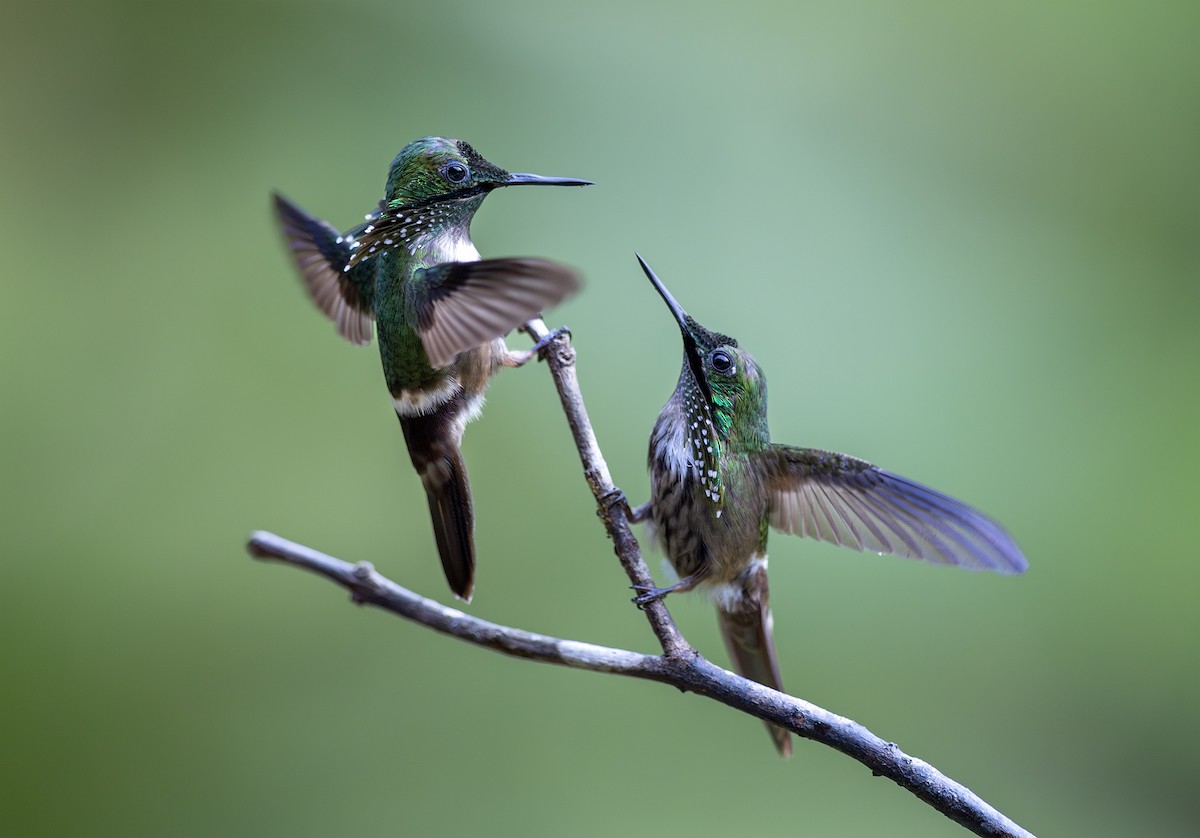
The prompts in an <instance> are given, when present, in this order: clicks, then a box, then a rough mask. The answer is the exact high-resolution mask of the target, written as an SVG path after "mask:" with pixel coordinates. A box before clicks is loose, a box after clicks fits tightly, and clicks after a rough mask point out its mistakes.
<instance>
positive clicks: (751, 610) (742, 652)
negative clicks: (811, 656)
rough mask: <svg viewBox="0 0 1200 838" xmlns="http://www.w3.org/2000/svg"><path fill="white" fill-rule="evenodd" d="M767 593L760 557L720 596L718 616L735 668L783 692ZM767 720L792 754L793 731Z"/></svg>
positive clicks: (782, 748) (786, 753) (782, 750)
mask: <svg viewBox="0 0 1200 838" xmlns="http://www.w3.org/2000/svg"><path fill="white" fill-rule="evenodd" d="M739 588H740V590H739ZM767 594H768V590H767V567H766V561H765V560H757V561H755V562H754V564H753V565H751V567H750V569H749V570H747V571H746V572H745V573H743V574H742V575H741V576H740V577H739V578H738V580H737V581H735V582H733V583H732V585H731V586H730V588H729V589H728V590H727V591H725V592H723V595H722V596H719V597H718V600H717V616H718V620H719V622H720V626H721V636H722V637H723V638H724V639H725V648H726V649H728V650H729V657H730V658H731V659H732V660H733V666H734V669H736V670H737V671H738V673H739V674H740V675H743V676H745V677H746V678H749V679H750V680H752V681H757V682H758V683H760V684H762V685H763V686H766V687H770V688H771V689H775V690H779V691H781V692H782V691H783V682H782V679H781V678H780V676H779V661H778V659H777V658H776V656H775V638H774V634H773V632H772V628H771V609H770V608H769V607H768V603H767V599H768V596H767ZM765 724H766V725H767V732H768V733H770V734H771V739H772V740H773V741H774V742H775V747H776V748H777V749H778V750H779V754H780V756H783V757H790V756H791V755H792V735H791V733H790V732H789V731H787V730H785V729H783V728H781V727H778V726H776V725H773V724H771V723H769V722H767V723H765Z"/></svg>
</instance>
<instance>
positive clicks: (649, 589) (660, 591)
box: [629, 585, 679, 610]
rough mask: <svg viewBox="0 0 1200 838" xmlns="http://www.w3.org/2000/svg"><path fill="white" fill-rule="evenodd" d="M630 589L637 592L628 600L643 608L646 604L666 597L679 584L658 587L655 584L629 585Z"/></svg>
mask: <svg viewBox="0 0 1200 838" xmlns="http://www.w3.org/2000/svg"><path fill="white" fill-rule="evenodd" d="M629 587H630V589H631V590H633V591H635V592H637V596H635V597H633V598H632V599H631V600H630V602H632V603H633V604H634V605H636V606H637V607H638V608H640V609H642V610H645V608H646V606H647V605H650V604H651V603H655V602H658V601H659V600H661V599H663V598H664V597H666V595H667V594H669V593H671V592H673V591H675V590H676V589H677V588H678V587H679V586H678V585H672V586H671V587H669V588H659V587H657V586H655V585H630V586H629Z"/></svg>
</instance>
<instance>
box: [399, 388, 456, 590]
mask: <svg viewBox="0 0 1200 838" xmlns="http://www.w3.org/2000/svg"><path fill="white" fill-rule="evenodd" d="M399 418H400V427H401V428H403V430H404V439H405V441H406V442H407V443H408V453H409V456H411V457H412V462H413V466H414V467H415V468H416V470H417V474H419V475H420V476H421V483H422V484H423V485H424V486H425V496H426V498H427V499H428V500H429V517H430V520H431V521H432V522H433V535H434V538H436V539H437V547H438V553H439V554H440V555H441V557H442V570H443V571H445V573H446V581H447V582H448V583H449V584H450V590H451V591H453V592H454V595H455V596H456V597H458V598H459V599H462V600H466V601H467V602H470V601H471V594H472V592H473V591H474V588H475V536H474V530H475V510H474V505H473V504H472V502H471V482H470V480H468V479H467V466H466V464H465V463H464V462H463V459H462V452H461V451H460V450H459V447H458V444H459V440H460V439H461V438H462V425H461V424H460V423H459V422H457V421H456V418H455V411H454V410H447V409H445V407H444V408H443V409H442V410H438V411H436V412H434V413H431V414H428V415H426V416H401V417H399Z"/></svg>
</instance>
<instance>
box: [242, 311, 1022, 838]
mask: <svg viewBox="0 0 1200 838" xmlns="http://www.w3.org/2000/svg"><path fill="white" fill-rule="evenodd" d="M525 331H527V332H528V333H529V334H530V336H531V337H533V338H535V339H540V338H542V337H544V336H546V335H547V334H548V330H547V329H546V326H545V324H544V323H543V322H542V321H541V320H535V321H532V322H530V323H529V324H527V325H526V327H525ZM543 357H544V358H545V360H546V363H547V366H548V367H549V368H550V373H551V376H552V377H553V379H554V383H555V387H556V388H557V389H558V393H559V397H560V399H561V401H562V405H563V411H564V412H565V414H566V417H567V423H568V425H569V426H570V428H571V433H572V435H573V436H574V438H575V444H576V447H577V448H578V450H579V457H580V460H581V462H582V464H583V472H584V476H585V478H586V479H587V482H588V485H589V486H590V487H591V490H592V494H593V495H594V496H595V498H596V503H597V506H598V509H599V514H600V518H601V520H602V521H603V523H604V527H605V530H606V531H607V532H608V535H609V537H610V538H611V539H612V541H613V549H614V552H615V553H616V554H617V558H618V559H619V560H620V562H621V566H622V567H623V568H624V569H625V572H626V573H627V574H628V576H629V578H630V580H631V582H632V583H633V584H634V585H643V586H644V585H653V583H654V580H653V577H651V575H650V572H649V569H648V568H647V567H646V563H645V560H644V559H643V557H642V554H641V550H640V548H639V546H638V543H637V540H636V539H635V538H634V536H633V532H632V531H631V530H630V527H629V520H628V516H627V512H628V505H627V504H626V502H625V498H624V496H623V495H622V493H621V492H620V491H619V490H618V489H617V488H616V487H615V486H614V485H613V482H612V477H611V475H610V474H609V471H608V465H607V463H605V461H604V457H603V456H602V455H601V453H600V447H599V445H598V443H597V442H596V436H595V434H594V433H593V431H592V426H591V422H590V421H589V420H588V416H587V410H586V408H585V407H584V403H583V396H582V393H581V392H580V389H579V382H578V379H577V377H576V375H575V350H574V348H573V347H572V346H571V345H570V341H569V339H568V337H567V336H566V335H563V336H560V337H558V338H556V339H555V340H554V341H552V342H551V343H550V344H549V345H548V346H547V347H546V348H545V349H544V350H543ZM247 548H248V550H249V552H250V554H251V555H253V556H254V557H256V558H259V559H267V560H277V561H281V562H285V563H288V564H291V565H294V566H297V567H301V568H304V569H306V570H309V571H312V572H314V573H317V574H319V575H321V576H324V577H326V578H327V579H330V580H331V581H333V582H336V583H337V584H339V585H341V586H342V587H344V588H346V589H347V590H349V591H350V593H351V595H352V597H353V599H354V601H355V602H359V603H363V604H368V605H373V606H376V607H378V608H382V609H384V610H387V611H391V612H393V613H395V614H398V615H400V616H402V617H406V618H408V619H410V620H413V621H415V622H417V623H420V624H422V625H424V626H427V627H429V628H432V629H434V630H435V631H439V632H442V633H443V634H448V635H450V636H452V637H457V638H459V639H461V640H465V641H467V642H470V643H475V644H476V645H479V646H484V647H487V648H489V649H493V650H495V651H497V652H501V653H503V654H506V655H510V656H512V657H518V658H525V659H527V660H535V661H541V662H543V663H553V664H558V665H560V666H570V667H573V668H576V669H587V670H592V671H594V672H605V673H609V674H614V675H624V676H627V677H632V678H641V679H645V680H649V681H658V682H660V683H663V684H670V685H671V686H673V687H676V688H678V689H680V690H685V691H688V692H693V693H696V694H698V695H703V696H707V697H708V698H711V699H714V700H716V701H719V702H721V703H722V704H725V705H727V706H729V707H732V708H734V709H736V710H740V711H742V712H744V713H748V714H750V715H753V716H756V717H758V718H760V719H763V720H764V721H768V722H771V723H773V724H776V725H779V726H781V727H784V728H787V729H788V730H791V731H792V732H793V733H795V734H797V735H798V736H801V737H803V738H805V739H811V740H813V741H815V742H820V743H822V744H825V745H828V746H829V747H831V748H834V749H835V750H838V751H840V752H842V753H844V754H846V755H847V756H850V757H852V758H853V759H855V760H857V761H858V762H860V763H862V764H863V765H865V766H866V767H867V768H869V769H870V770H871V773H872V774H875V775H877V776H881V777H887V778H889V779H891V780H892V781H894V782H895V783H897V784H898V785H900V786H901V787H903V788H905V789H907V790H909V791H910V792H912V793H913V794H914V795H916V796H917V797H918V798H920V799H921V800H923V801H925V802H926V803H928V804H929V805H930V806H932V807H933V808H934V809H936V810H937V811H939V812H941V813H942V814H944V815H945V816H946V817H948V818H950V819H951V820H953V821H955V822H957V823H959V824H961V825H962V826H964V827H966V828H967V829H968V830H970V831H971V832H974V833H975V834H976V835H981V836H1006V837H1007V838H1032V834H1031V833H1030V832H1028V831H1026V830H1025V829H1023V828H1021V827H1020V826H1018V825H1017V824H1016V823H1014V822H1013V821H1011V820H1010V819H1009V818H1008V817H1006V816H1005V815H1004V814H1002V813H1001V812H999V811H997V810H996V809H995V808H993V807H992V806H991V805H989V804H988V803H987V802H985V801H984V800H983V799H982V798H980V797H979V796H978V795H976V794H975V793H974V792H972V791H971V790H970V789H968V788H967V787H966V786H963V785H961V784H960V783H957V782H955V781H954V780H951V779H950V778H949V777H946V776H945V775H944V774H942V773H941V772H940V771H938V770H937V769H936V768H934V767H933V766H932V765H930V764H929V763H927V762H925V761H923V760H920V759H917V758H916V757H912V756H909V755H908V754H906V753H904V752H903V751H901V750H900V749H899V748H898V747H897V746H896V745H895V744H894V743H892V742H886V741H884V740H883V739H880V738H879V737H878V736H876V735H875V734H873V733H871V732H870V731H869V730H867V729H866V728H865V727H863V726H862V725H860V724H858V723H857V722H854V721H852V720H850V719H847V718H844V717H842V716H838V715H836V714H834V713H831V712H829V711H828V710H825V709H823V708H821V707H818V706H816V705H815V704H811V703H809V702H807V701H804V700H802V699H799V698H796V697H794V696H790V695H787V694H785V693H781V692H778V691H776V690H772V689H770V688H768V687H764V686H762V685H761V684H758V683H756V682H754V681H751V680H748V679H746V678H743V677H741V676H739V675H736V674H734V673H732V672H729V671H727V670H724V669H722V668H720V667H718V666H716V665H714V664H712V663H711V662H709V661H708V660H706V659H705V658H704V657H703V656H701V655H700V654H699V653H698V652H697V651H696V650H695V649H693V648H692V646H691V645H690V644H688V642H687V641H686V640H685V639H684V638H683V636H682V635H681V634H680V633H679V630H678V628H677V627H676V626H675V623H674V621H673V620H672V619H671V615H670V613H669V612H668V611H667V608H666V605H665V604H664V603H663V602H662V601H661V600H660V601H657V602H653V603H650V604H649V605H647V606H646V607H645V608H644V609H643V610H644V612H645V614H646V617H647V619H648V621H649V622H650V626H651V629H652V630H653V631H654V634H655V636H656V637H657V638H658V641H659V644H660V645H661V647H662V650H663V654H661V655H644V654H640V653H637V652H631V651H627V650H624V649H614V648H611V647H606V646H597V645H594V644H591V643H583V642H579V641H575V640H567V639H563V638H558V637H550V636H547V635H542V634H535V633H533V632H528V631H523V630H521V629H516V628H511V627H509V626H502V625H498V624H496V623H491V622H488V621H486V620H481V619H479V618H477V617H473V616H471V615H469V614H466V613H464V612H462V611H459V610H457V609H455V608H450V607H447V606H444V605H442V604H440V603H438V602H436V601H434V600H431V599H427V598H425V597H422V596H420V595H418V594H415V593H413V592H412V591H409V590H407V589H406V588H403V587H401V586H400V585H398V584H396V583H395V582H393V581H391V580H389V579H387V578H385V577H383V576H381V575H380V574H379V573H377V572H376V571H375V569H374V568H373V567H372V566H371V565H370V564H368V563H365V562H363V563H359V564H350V563H348V562H344V561H342V560H340V559H336V558H334V557H332V556H328V555H326V554H324V553H321V552H319V551H317V550H313V549H312V548H309V547H305V546H303V545H300V544H296V543H294V542H291V541H288V540H286V539H284V538H281V537H279V536H277V535H274V534H272V533H267V532H256V533H254V534H253V535H252V536H251V538H250V541H249V544H248V545H247Z"/></svg>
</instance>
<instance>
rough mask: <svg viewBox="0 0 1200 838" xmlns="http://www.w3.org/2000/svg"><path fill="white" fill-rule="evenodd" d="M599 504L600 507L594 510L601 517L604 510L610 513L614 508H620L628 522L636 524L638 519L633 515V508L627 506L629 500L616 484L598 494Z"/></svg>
mask: <svg viewBox="0 0 1200 838" xmlns="http://www.w3.org/2000/svg"><path fill="white" fill-rule="evenodd" d="M600 506H601V508H600V509H597V510H596V514H597V515H600V516H601V517H603V516H604V514H605V513H606V512H609V513H611V512H612V511H613V510H614V509H620V510H621V511H622V512H624V513H625V518H626V519H627V520H628V521H629V523H631V524H636V523H637V522H638V520H639V519H638V518H637V517H635V514H634V511H633V509H632V508H631V507H630V506H629V500H628V498H626V497H625V493H624V492H622V491H621V490H620V489H618V488H617V487H616V486H614V487H613V488H612V490H611V491H609V492H606V493H605V494H603V495H601V496H600Z"/></svg>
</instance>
